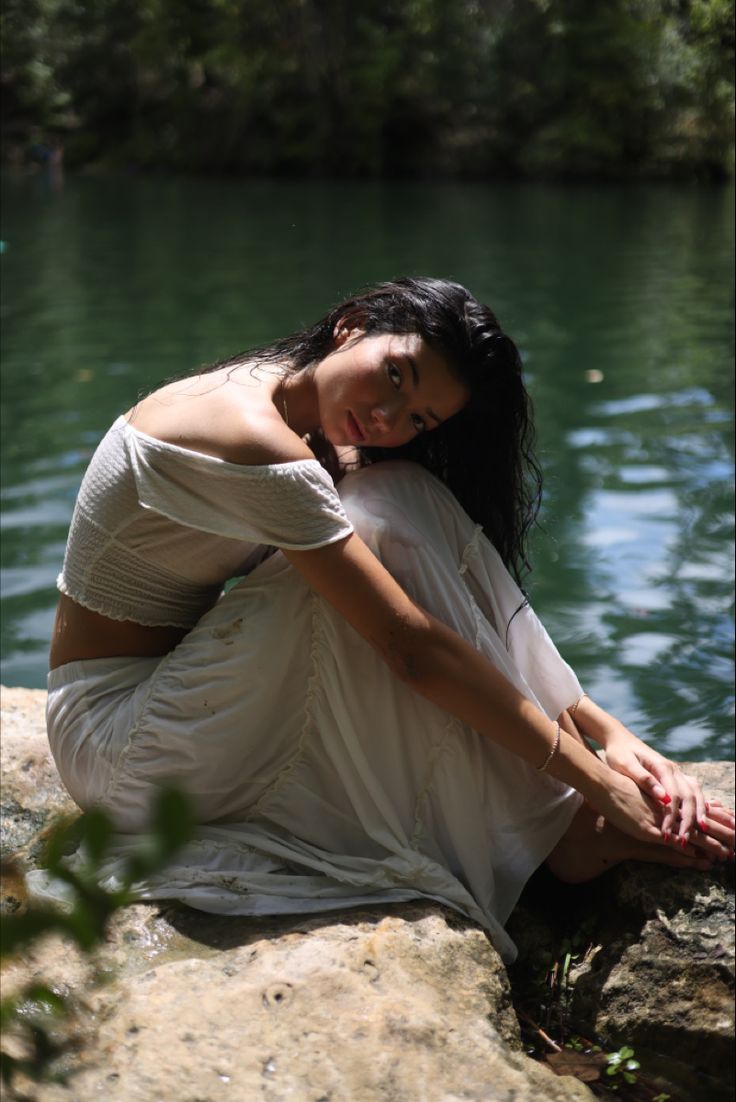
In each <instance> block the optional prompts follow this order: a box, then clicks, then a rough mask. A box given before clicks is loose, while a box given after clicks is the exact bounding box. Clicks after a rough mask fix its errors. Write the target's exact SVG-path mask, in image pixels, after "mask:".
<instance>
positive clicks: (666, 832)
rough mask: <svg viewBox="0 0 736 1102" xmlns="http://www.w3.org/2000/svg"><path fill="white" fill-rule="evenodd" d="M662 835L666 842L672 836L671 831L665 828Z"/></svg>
mask: <svg viewBox="0 0 736 1102" xmlns="http://www.w3.org/2000/svg"><path fill="white" fill-rule="evenodd" d="M662 837H663V838H664V840H665V842H669V840H670V837H671V836H670V832H669V831H668V830H663V831H662Z"/></svg>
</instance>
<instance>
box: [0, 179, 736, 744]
mask: <svg viewBox="0 0 736 1102" xmlns="http://www.w3.org/2000/svg"><path fill="white" fill-rule="evenodd" d="M4 186H5V193H6V194H5V203H4V209H5V224H4V226H3V229H2V237H3V240H5V241H6V242H7V248H6V250H5V252H4V253H3V256H2V259H1V260H0V263H2V266H3V286H4V307H3V313H4V325H3V371H4V395H3V398H4V403H3V436H2V454H3V470H4V480H5V485H4V490H3V515H2V527H3V552H2V554H3V559H2V563H3V620H2V648H3V657H4V665H3V680H4V681H5V683H6V684H7V683H10V684H25V685H31V686H38V685H42V684H43V681H44V670H45V661H46V650H47V640H48V636H49V633H50V629H51V622H52V617H53V606H54V602H55V590H54V579H55V576H56V574H57V572H58V569H59V566H60V563H61V558H62V555H63V548H64V541H65V536H66V528H67V525H68V522H69V517H70V515H71V510H72V507H73V502H74V497H75V494H76V491H77V488H78V485H79V481H80V478H81V476H82V473H83V471H84V467H85V465H86V463H87V461H88V459H89V456H90V455H91V452H92V450H93V449H94V447H95V445H96V443H97V441H98V439H99V438H100V436H101V435H102V433H103V432H104V431H105V429H106V427H107V426H108V424H109V423H110V422H111V421H112V420H113V419H114V417H115V416H116V415H117V413H118V412H120V411H121V410H123V409H125V408H126V407H127V406H129V405H130V404H131V403H132V402H133V401H134V400H135V397H136V394H137V393H138V392H139V391H141V390H146V389H148V388H150V387H151V386H153V385H154V384H155V383H156V382H157V381H158V380H160V379H162V378H165V377H167V376H170V375H173V374H178V373H181V372H183V371H187V370H189V369H191V368H194V367H195V366H196V365H198V364H202V363H206V362H209V361H211V360H213V359H215V358H218V357H221V356H224V355H226V354H229V353H232V352H233V351H235V350H238V349H240V348H243V347H245V346H248V345H251V344H255V343H259V342H262V341H265V340H268V339H271V338H273V337H274V336H276V335H281V334H282V333H283V332H285V331H287V330H291V329H294V328H296V327H298V326H301V325H302V324H304V323H306V322H308V321H311V320H313V319H314V318H315V317H317V316H319V315H320V314H321V313H323V312H324V310H325V308H326V307H327V306H328V305H329V304H331V303H332V302H334V301H335V300H337V299H338V298H339V297H342V296H343V295H345V294H346V293H348V292H349V291H351V290H354V289H355V288H356V287H358V286H361V285H364V284H366V283H369V282H372V281H375V280H378V279H381V278H386V277H388V276H392V275H396V274H401V273H404V272H407V273H431V274H443V275H447V276H450V277H453V278H456V279H459V280H461V281H463V282H465V283H467V284H468V285H469V286H470V287H471V288H472V289H473V290H474V291H475V292H476V293H477V294H478V295H479V296H480V297H481V298H485V299H486V300H487V301H488V302H489V303H490V304H491V305H492V306H493V307H494V309H496V311H497V312H498V314H499V316H500V317H501V319H502V320H503V322H504V324H505V326H506V328H507V329H508V330H509V332H511V333H512V334H513V335H514V336H515V337H516V338H517V340H518V341H519V344H520V346H521V348H522V350H523V354H524V358H525V361H526V365H527V371H528V374H529V377H530V380H531V389H532V392H533V395H534V400H535V405H536V409H537V423H538V431H539V441H540V451H541V458H542V461H543V465H544V468H545V475H546V493H545V506H544V511H543V524H544V529H545V531H544V532H538V533H537V535H536V537H535V547H534V560H535V564H536V569H535V572H534V574H533V575H532V576H531V578H530V579H529V588H530V592H531V597H532V601H533V603H534V604H535V607H536V608H537V609H538V611H539V612H540V613H541V615H542V617H543V619H544V620H545V622H546V623H547V626H548V627H549V629H550V631H551V633H552V635H553V637H554V638H555V639H556V640H557V641H558V643H559V645H560V648H561V650H562V651H563V653H564V655H565V657H567V658H568V660H569V661H570V662H571V663H572V664H573V665H574V667H575V668H576V670H577V671H578V674H579V676H580V678H581V680H582V681H583V684H584V685H585V687H586V688H587V689H588V690H589V691H590V692H591V695H593V696H594V697H596V698H597V699H599V700H600V702H601V703H602V704H603V705H604V706H605V707H608V708H609V709H611V710H612V711H614V712H616V713H617V714H619V715H620V716H621V718H622V719H624V720H625V721H626V722H628V723H629V724H630V725H632V726H633V727H634V729H636V730H637V731H638V732H640V733H642V734H643V735H644V736H645V737H649V738H651V739H652V740H653V741H654V742H655V743H656V744H657V745H658V746H659V747H660V748H662V749H663V750H665V751H667V752H671V753H673V754H676V755H677V756H679V757H690V758H703V757H715V758H717V757H730V756H731V755H732V749H731V731H732V724H733V717H732V711H733V697H732V662H731V655H732V636H733V633H732V627H731V625H732V609H733V555H732V536H733V506H732V471H733V459H732V453H731V447H732V444H731V441H732V435H731V433H732V423H733V382H732V371H731V363H732V346H733V322H732V301H731V297H732V296H731V288H732V285H733V271H732V267H733V265H732V253H733V215H732V207H733V195H732V191H729V189H709V188H702V189H690V190H686V189H678V188H674V187H669V186H660V185H652V186H647V187H645V186H642V187H636V188H629V189H623V188H622V189H618V188H613V187H611V188H605V189H594V188H590V189H589V188H573V189H565V188H555V187H540V186H505V185H494V186H484V185H479V184H467V185H461V184H448V185H436V186H435V185H417V184H390V185H389V184H382V183H370V184H340V185H332V184H321V183H310V184H303V183H283V182H278V183H272V184H267V183H263V182H255V183H250V182H236V181H227V182H216V181H182V180H167V179H134V178H131V179H124V180H115V179H105V180H91V179H74V178H71V179H67V180H66V181H65V186H64V189H63V191H61V192H52V191H50V190H49V189H46V190H43V188H42V187H41V186H40V185H39V183H38V181H29V180H14V179H8V180H6V181H5V184H4Z"/></svg>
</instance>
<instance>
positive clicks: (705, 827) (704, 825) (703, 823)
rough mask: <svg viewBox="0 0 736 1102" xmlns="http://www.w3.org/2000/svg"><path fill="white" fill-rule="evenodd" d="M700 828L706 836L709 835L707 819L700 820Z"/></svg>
mask: <svg viewBox="0 0 736 1102" xmlns="http://www.w3.org/2000/svg"><path fill="white" fill-rule="evenodd" d="M698 826H699V827H700V829H701V830H702V832H703V834H706V833H707V831H708V824H707V823H706V821H705V819H698Z"/></svg>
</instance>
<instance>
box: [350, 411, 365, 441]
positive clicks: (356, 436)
mask: <svg viewBox="0 0 736 1102" xmlns="http://www.w3.org/2000/svg"><path fill="white" fill-rule="evenodd" d="M348 429H349V431H350V435H351V436H352V438H353V443H354V444H364V443H365V441H366V439H367V437H366V434H365V431H364V429H363V426H362V425H361V423H360V421H359V420H358V418H357V417H356V416H355V415H354V414H353V413H351V412H350V410H348Z"/></svg>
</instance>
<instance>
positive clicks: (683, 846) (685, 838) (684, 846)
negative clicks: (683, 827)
mask: <svg viewBox="0 0 736 1102" xmlns="http://www.w3.org/2000/svg"><path fill="white" fill-rule="evenodd" d="M680 845H681V846H682V848H683V849H685V848H686V847H687V834H683V836H682V838H681V839H680Z"/></svg>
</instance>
